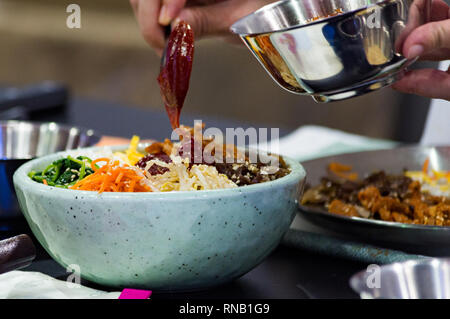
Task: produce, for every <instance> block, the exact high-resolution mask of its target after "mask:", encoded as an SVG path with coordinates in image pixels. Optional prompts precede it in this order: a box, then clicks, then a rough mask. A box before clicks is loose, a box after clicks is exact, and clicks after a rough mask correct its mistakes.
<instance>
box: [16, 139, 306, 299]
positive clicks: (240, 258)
mask: <svg viewBox="0 0 450 319" xmlns="http://www.w3.org/2000/svg"><path fill="white" fill-rule="evenodd" d="M116 149H125V147H122V148H116ZM89 150H95V148H91V149H89ZM64 155H65V154H64V153H57V154H53V155H48V156H44V157H41V158H38V159H35V160H32V161H30V162H27V163H25V164H24V165H22V166H21V167H20V168H19V169H18V170H17V171H16V173H15V174H14V185H15V188H16V192H17V197H18V199H19V203H20V207H21V209H22V211H23V213H24V215H25V217H26V219H27V221H28V224H29V225H30V227H31V230H32V231H33V233H34V235H35V236H36V238H37V239H38V240H39V242H40V243H41V244H42V246H43V247H44V248H45V249H46V250H47V252H48V253H49V254H50V255H51V256H52V257H53V258H54V259H55V260H56V261H57V262H58V263H59V264H61V265H62V266H64V267H66V266H68V265H74V264H75V265H78V267H79V269H80V271H81V276H82V277H83V278H85V279H87V280H90V281H93V282H96V283H99V284H102V285H108V286H115V287H141V288H147V289H153V290H191V289H201V288H206V287H210V286H214V285H218V284H222V283H225V282H228V281H230V280H233V279H235V278H237V277H239V276H242V275H243V274H245V273H246V272H248V271H249V270H251V269H252V268H254V267H255V266H256V265H258V264H259V263H260V262H261V261H262V260H263V259H264V258H265V257H266V256H267V255H268V254H269V253H270V252H271V251H272V250H273V249H274V248H275V247H276V246H277V245H278V243H279V242H280V240H281V238H282V236H283V234H284V233H285V232H286V231H287V230H288V228H289V225H290V224H291V222H292V220H293V218H294V215H295V212H296V209H297V200H298V198H299V197H300V195H301V193H302V191H303V186H304V182H305V171H304V169H303V167H302V166H301V165H300V164H299V163H297V162H295V161H294V160H290V159H286V163H287V164H288V165H289V167H290V168H291V170H292V171H291V173H290V174H288V175H287V176H285V177H282V178H280V179H277V180H275V181H272V182H266V183H261V184H256V185H251V186H245V187H239V188H232V189H222V190H206V191H197V192H186V191H183V192H169V193H130V194H129V193H103V194H98V193H96V192H88V191H74V190H67V189H60V188H55V187H50V186H45V185H43V184H39V183H36V182H34V181H32V180H31V179H30V178H29V177H28V176H27V174H28V172H30V171H31V170H42V169H43V168H45V167H46V166H47V165H48V164H50V163H51V162H53V161H54V160H56V159H59V158H61V157H63V156H64Z"/></svg>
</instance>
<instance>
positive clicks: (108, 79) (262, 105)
mask: <svg viewBox="0 0 450 319" xmlns="http://www.w3.org/2000/svg"><path fill="white" fill-rule="evenodd" d="M73 2H74V1H66V0H39V1H36V0H0V38H1V43H2V44H1V47H0V85H8V86H23V85H28V84H33V83H38V82H40V81H43V80H54V81H59V82H62V83H65V84H67V85H68V87H69V88H70V93H71V95H72V96H75V97H83V98H88V99H94V100H99V101H108V102H111V103H117V104H120V105H126V106H127V107H129V108H130V110H131V109H133V108H134V109H136V108H141V109H153V110H163V105H162V102H161V98H160V95H159V87H158V85H157V82H156V77H157V75H158V73H159V62H160V61H159V57H157V55H156V54H155V53H154V52H153V51H152V50H151V49H150V47H149V46H148V45H147V44H146V43H145V41H144V40H143V38H142V37H141V35H140V33H139V28H138V25H137V23H136V21H135V19H134V16H133V12H132V10H131V8H130V6H129V3H128V1H126V0H77V1H76V3H77V4H79V5H80V6H81V21H82V22H81V23H82V27H81V29H69V28H67V27H66V18H67V16H68V13H66V7H67V6H68V5H69V4H70V3H73ZM428 104H429V100H428V99H425V98H419V97H416V96H408V95H404V94H400V93H397V92H395V91H393V90H391V89H389V88H388V89H383V90H381V91H379V92H375V93H372V94H369V95H366V96H363V97H359V98H355V99H351V100H346V101H342V102H336V103H331V104H316V103H315V102H314V101H313V100H312V99H311V98H309V97H303V96H297V95H293V94H290V93H288V92H286V91H284V90H283V89H281V88H279V87H278V86H277V85H276V84H275V83H274V82H273V81H272V80H271V79H270V78H269V76H268V75H267V74H266V73H265V71H264V70H263V69H262V67H261V66H259V64H258V62H257V61H256V60H255V59H254V58H253V57H252V56H251V55H250V53H249V52H248V51H247V50H246V49H245V48H244V47H243V46H233V45H230V44H227V43H224V42H222V41H221V40H219V39H206V40H202V41H200V42H198V44H197V46H196V55H195V60H194V67H193V72H192V78H191V86H190V91H189V94H188V97H187V100H186V103H185V106H184V110H183V114H190V115H193V116H196V117H197V118H202V116H207V117H210V118H219V119H229V120H239V121H240V122H241V123H248V125H252V126H265V127H280V128H283V129H285V130H292V129H295V128H297V127H298V126H300V125H305V124H318V125H324V126H328V127H332V128H337V129H341V130H344V131H347V132H352V133H358V134H364V135H367V136H371V137H378V138H387V139H393V140H398V141H403V142H416V141H418V140H419V138H420V136H421V133H422V129H423V125H424V120H425V118H426V115H427V112H428ZM182 117H183V115H182ZM187 124H189V123H187Z"/></svg>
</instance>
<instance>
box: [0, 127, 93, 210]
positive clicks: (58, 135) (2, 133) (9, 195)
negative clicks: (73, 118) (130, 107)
mask: <svg viewBox="0 0 450 319" xmlns="http://www.w3.org/2000/svg"><path fill="white" fill-rule="evenodd" d="M99 139H100V138H99V137H98V136H96V135H95V134H94V131H93V130H86V129H82V128H77V127H72V126H65V125H60V124H56V123H33V122H20V121H0V219H5V218H14V217H19V216H21V213H20V209H19V205H18V203H17V199H16V195H15V192H14V187H13V182H12V176H13V174H14V172H15V170H16V169H17V168H18V167H19V166H20V165H22V164H23V163H25V162H27V161H29V160H30V159H33V158H35V157H39V156H43V155H48V154H52V153H55V152H58V151H63V150H70V149H75V148H80V147H86V146H91V145H94V144H96V143H97V142H98V141H99Z"/></svg>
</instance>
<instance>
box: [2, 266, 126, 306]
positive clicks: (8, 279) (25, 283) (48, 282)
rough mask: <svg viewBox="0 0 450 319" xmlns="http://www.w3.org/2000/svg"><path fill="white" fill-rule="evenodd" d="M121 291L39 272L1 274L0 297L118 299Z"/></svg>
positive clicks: (17, 271) (18, 271)
mask: <svg viewBox="0 0 450 319" xmlns="http://www.w3.org/2000/svg"><path fill="white" fill-rule="evenodd" d="M119 295H120V292H104V291H100V290H96V289H92V288H87V287H84V286H82V285H79V284H75V283H71V282H66V281H62V280H58V279H54V278H52V277H50V276H47V275H44V274H42V273H39V272H32V271H20V270H15V271H10V272H7V273H5V274H2V275H0V299H6V298H8V299H117V298H119Z"/></svg>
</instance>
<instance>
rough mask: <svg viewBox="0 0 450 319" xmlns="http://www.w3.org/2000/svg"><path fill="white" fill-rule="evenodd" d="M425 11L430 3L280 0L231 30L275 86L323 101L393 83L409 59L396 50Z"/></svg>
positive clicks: (426, 14) (424, 18)
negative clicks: (274, 82)
mask: <svg viewBox="0 0 450 319" xmlns="http://www.w3.org/2000/svg"><path fill="white" fill-rule="evenodd" d="M430 10H431V0H384V1H377V0H351V1H343V0H318V1H310V0H291V1H280V2H276V3H274V4H271V5H268V6H265V7H263V8H261V9H260V10H257V11H256V12H254V13H252V14H250V15H248V16H246V17H244V18H242V19H240V20H239V21H237V22H236V23H235V24H234V25H233V26H232V27H231V30H232V32H234V33H237V34H238V35H239V36H240V37H241V39H242V40H243V41H244V43H245V44H246V45H247V47H248V48H249V49H250V51H251V52H252V53H253V54H254V56H255V57H256V58H257V59H258V60H259V62H260V63H261V64H262V65H263V67H264V68H265V69H266V71H267V72H268V73H269V74H270V75H271V77H272V78H273V79H274V80H275V81H276V82H277V83H278V84H279V85H280V86H281V87H283V88H284V89H286V90H288V91H290V92H292V93H296V94H303V95H310V96H312V97H313V98H314V100H315V101H317V102H330V101H336V100H343V99H347V98H351V97H355V96H359V95H362V94H365V93H368V92H372V91H375V90H378V89H380V88H382V87H384V86H387V85H390V84H392V83H394V82H395V81H396V80H398V79H400V78H401V77H402V75H403V74H404V71H405V69H406V68H407V67H408V66H409V65H411V64H412V63H413V62H414V61H415V60H416V59H415V58H413V59H407V58H406V57H404V56H403V55H402V54H401V53H400V51H401V48H402V44H403V42H404V40H405V39H406V37H407V36H408V35H409V33H410V32H411V31H412V30H414V29H415V28H417V27H419V26H420V25H422V24H424V23H426V22H428V21H429V20H430Z"/></svg>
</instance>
